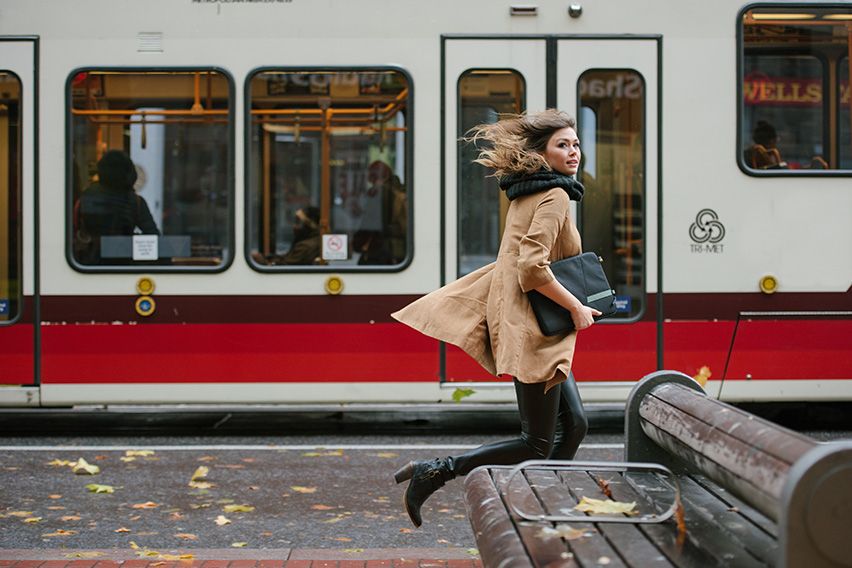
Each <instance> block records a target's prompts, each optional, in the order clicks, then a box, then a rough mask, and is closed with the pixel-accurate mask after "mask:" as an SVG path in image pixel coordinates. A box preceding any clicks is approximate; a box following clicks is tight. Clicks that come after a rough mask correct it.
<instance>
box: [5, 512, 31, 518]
mask: <svg viewBox="0 0 852 568" xmlns="http://www.w3.org/2000/svg"><path fill="white" fill-rule="evenodd" d="M6 514H7V515H9V516H10V517H29V516H31V515H32V514H33V512H32V511H9V512H8V513H6Z"/></svg>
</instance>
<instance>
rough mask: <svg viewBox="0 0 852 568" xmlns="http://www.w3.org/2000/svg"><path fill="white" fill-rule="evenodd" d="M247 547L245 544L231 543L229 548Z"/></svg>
mask: <svg viewBox="0 0 852 568" xmlns="http://www.w3.org/2000/svg"><path fill="white" fill-rule="evenodd" d="M247 545H248V543H247V542H232V543H231V548H245V547H246V546H247Z"/></svg>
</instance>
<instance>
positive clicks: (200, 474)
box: [190, 465, 210, 481]
mask: <svg viewBox="0 0 852 568" xmlns="http://www.w3.org/2000/svg"><path fill="white" fill-rule="evenodd" d="M208 473H210V468H209V467H207V466H206V465H200V466H198V469H196V470H195V473H193V474H192V478H191V479H190V481H203V480H204V479H205V478H206V477H207V474H208Z"/></svg>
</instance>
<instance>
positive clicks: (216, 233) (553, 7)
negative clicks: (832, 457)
mask: <svg viewBox="0 0 852 568" xmlns="http://www.w3.org/2000/svg"><path fill="white" fill-rule="evenodd" d="M850 54H852V9H850V4H849V3H845V2H844V3H836V2H835V3H832V2H798V3H795V2H794V3H791V2H760V3H750V4H746V3H743V2H742V1H739V2H735V1H732V0H724V1H718V2H701V1H697V0H686V1H680V2H663V1H656V2H650V3H647V2H631V1H627V0H605V1H601V2H595V3H592V2H584V1H583V0H577V1H576V2H575V1H574V0H570V1H568V0H566V1H559V0H524V1H523V2H517V3H516V2H513V1H512V0H507V1H506V2H502V1H494V0H467V1H465V2H451V1H448V0H432V1H430V2H399V1H391V0H325V1H322V2H316V1H308V0H146V1H144V2H141V1H139V2H133V1H125V2H121V3H116V2H114V1H108V0H78V1H75V2H66V1H63V0H42V1H39V2H32V1H31V0H6V1H5V2H3V5H2V7H0V405H4V406H10V405H13V406H70V405H82V404H96V405H106V404H111V405H116V404H230V403H234V404H236V403H240V404H244V403H245V404H251V403H270V404H281V403H341V404H345V403H367V402H371V403H372V402H375V403H403V402H444V401H448V402H450V403H452V395H453V393H454V392H456V389H457V388H459V387H465V388H469V389H471V390H472V391H473V392H474V394H473V395H472V396H471V398H470V399H469V400H471V401H483V402H489V401H502V400H511V398H512V397H513V396H514V395H513V391H512V389H511V383H510V382H508V381H506V380H504V379H501V378H497V377H491V376H488V375H487V373H486V372H485V371H484V370H482V369H480V368H478V367H477V365H476V364H475V363H474V362H473V361H472V360H470V359H468V358H467V356H466V355H464V354H463V353H462V352H461V351H460V350H458V349H457V348H455V347H453V346H448V345H443V344H440V343H438V342H436V341H433V340H431V339H428V338H426V337H423V336H421V335H419V334H417V333H416V332H414V331H412V330H410V329H407V328H406V327H405V326H403V325H401V324H398V323H396V322H395V321H394V320H393V319H392V318H391V317H390V313H391V312H393V311H395V310H397V309H398V308H400V307H401V306H403V305H405V304H407V303H408V302H410V301H412V300H414V299H415V298H417V297H419V296H421V295H423V294H425V293H428V292H430V291H432V290H434V289H436V288H438V287H439V286H441V285H443V284H445V283H447V282H449V281H452V280H453V279H455V278H458V277H459V276H461V275H464V274H467V273H468V272H470V271H472V270H475V269H477V268H478V267H480V266H483V265H484V264H486V263H488V262H491V261H492V260H494V258H495V255H496V251H497V245H498V243H499V239H500V235H501V231H502V228H503V225H502V223H503V219H504V215H505V212H506V209H507V202H506V201H505V199H504V198H503V197H501V195H500V192H499V190H498V189H497V185H496V181H495V180H494V178H493V177H489V172H488V171H486V170H485V169H483V168H482V167H481V166H478V165H476V164H473V163H472V161H471V160H472V156H473V155H474V154H475V152H476V148H475V147H474V146H472V145H471V144H467V143H464V142H463V141H460V139H461V138H462V137H463V136H464V133H465V132H466V131H467V130H468V129H469V128H470V127H472V126H473V125H475V124H479V123H482V122H486V121H494V120H497V119H498V117H499V116H500V115H501V114H502V113H517V112H524V111H537V110H542V109H544V108H548V107H558V108H560V109H563V110H566V111H568V112H570V113H572V114H574V115H576V117H577V120H578V134H579V137H580V139H581V144H582V147H583V151H584V158H583V164H582V167H581V172H579V174H578V176H579V178H580V180H581V181H582V182H583V183H584V185H585V186H586V197H585V199H584V200H583V201H582V203H580V204H579V205H577V206H576V207H575V209H574V210H573V212H572V214H573V215H574V216H575V218H576V222H577V224H578V227H579V228H580V230H581V233H582V236H583V243H584V248H585V250H592V251H595V252H597V253H598V254H599V255H600V256H601V257H602V258H603V259H604V260H603V262H604V267H605V269H606V271H607V274H608V276H609V279H610V282H611V284H612V285H613V288H614V290H615V293H616V296H617V305H618V313H617V315H616V316H615V317H613V318H611V319H609V320H606V321H602V322H600V323H599V324H597V325H595V326H593V327H592V328H590V329H588V330H585V331H583V332H581V334H580V337H579V340H578V347H577V355H576V359H575V361H574V366H573V370H574V374H575V376H576V378H577V380H578V383H579V385H580V390H581V393H582V395H583V397H584V400H586V401H602V402H606V401H623V400H624V399H625V397H626V395H627V393H628V392H629V389H630V388H631V387H632V385H633V383H634V382H635V381H636V380H637V379H639V378H640V377H642V376H643V375H645V374H647V373H649V372H652V371H654V370H656V369H660V368H666V369H677V370H680V371H683V372H684V373H686V374H688V375H691V376H698V377H700V378H704V379H707V378H709V381H708V382H707V383H706V388H707V390H708V392H709V393H711V394H712V396H715V397H719V398H721V399H723V400H728V401H783V400H842V399H845V400H850V399H852V286H850V285H852V253H850V249H852V183H850V181H852V180H850V177H852V113H850V108H852V100H850V86H849V76H850V66H852V63H850ZM119 186H120V188H122V189H121V191H119V190H118V189H117V188H119ZM114 190H115V191H114ZM110 192H113V193H110ZM107 194H109V195H111V197H104V196H105V195H107ZM98 196H100V197H98ZM110 200H112V201H110ZM116 201H119V202H121V204H122V205H121V207H120V212H118V213H116V212H112V213H110V212H108V210H107V209H105V207H107V204H109V203H112V202H116ZM105 211H107V212H105ZM142 216H144V218H145V223H146V225H147V226H148V227H149V229H147V230H145V229H142V225H141V224H140V222H138V219H139V218H140V217H142ZM128 219H130V221H128ZM128 223H129V228H128V227H126V225H128ZM122 226H125V227H124V228H123V229H122V228H121V227H122Z"/></svg>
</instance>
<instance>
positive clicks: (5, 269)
mask: <svg viewBox="0 0 852 568" xmlns="http://www.w3.org/2000/svg"><path fill="white" fill-rule="evenodd" d="M34 74H35V42H34V40H31V39H18V38H4V37H0V386H2V387H4V388H0V405H8V404H15V405H18V404H36V403H37V401H38V397H37V396H36V392H37V390H36V388H35V387H36V386H37V382H38V378H37V377H36V371H35V359H34V356H33V353H34V345H35V337H34V327H33V321H34V316H33V307H34V304H33V291H34V286H33V274H34V264H33V263H34V254H33V251H34V250H35V244H34V232H33V218H34V217H33V214H32V212H33V211H34V207H33V205H34V194H35V190H34V178H33V174H34V172H35V169H34V168H35V165H34V155H33V149H34V145H33V138H34V134H35V124H34V121H35V112H34V101H35V94H34V92H33V90H34V87H35V82H34V78H35V77H34ZM9 386H11V387H15V386H17V387H21V388H8V387H9Z"/></svg>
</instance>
